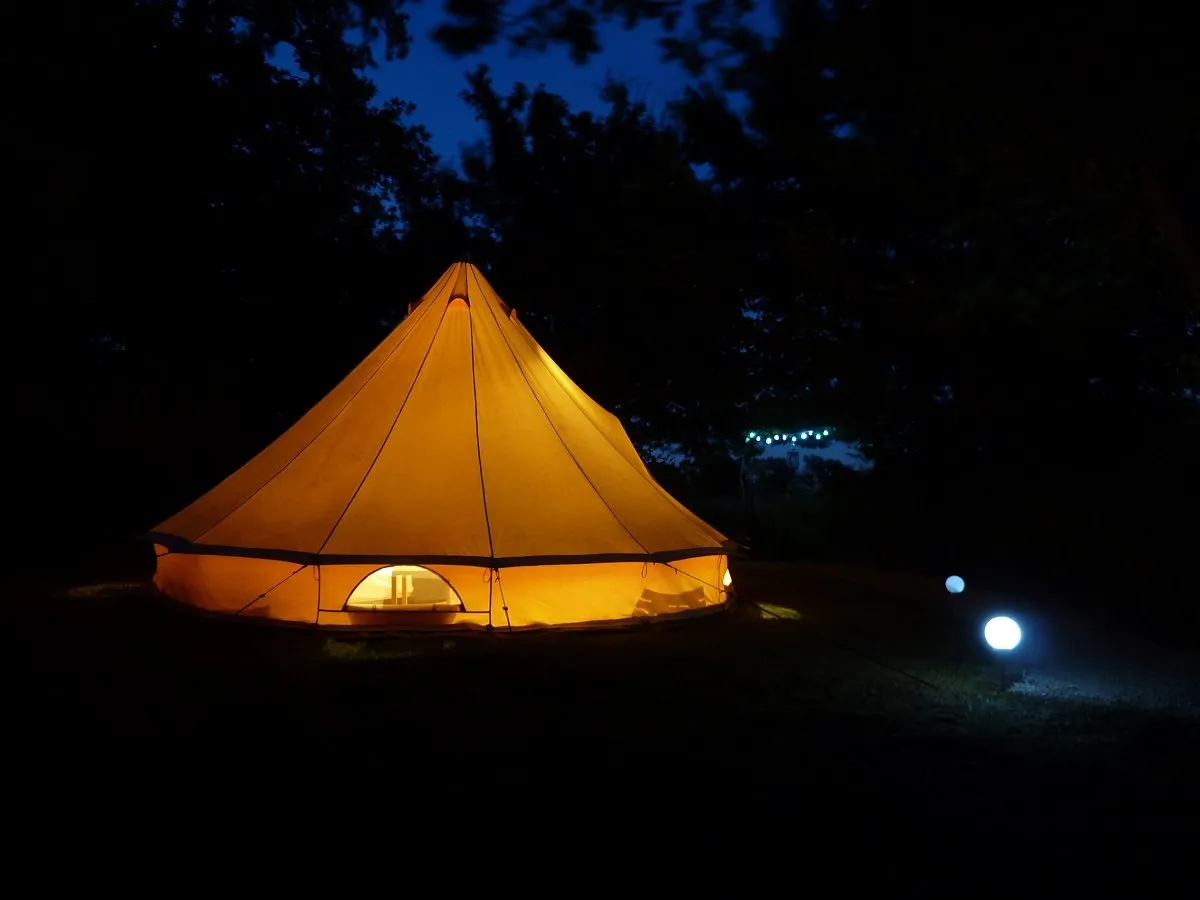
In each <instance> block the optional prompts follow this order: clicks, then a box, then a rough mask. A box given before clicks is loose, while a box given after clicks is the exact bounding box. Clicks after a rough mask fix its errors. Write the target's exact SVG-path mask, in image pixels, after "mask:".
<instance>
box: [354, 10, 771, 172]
mask: <svg viewBox="0 0 1200 900" xmlns="http://www.w3.org/2000/svg"><path fill="white" fill-rule="evenodd" d="M758 7H759V8H758V9H757V10H756V11H755V13H754V14H753V15H752V17H751V18H750V20H749V21H750V22H751V23H752V24H753V25H754V26H756V27H758V28H760V29H761V30H764V31H767V30H769V29H771V27H772V25H773V19H772V17H771V14H770V11H769V9H768V4H767V3H766V2H759V4H758ZM442 21H444V13H443V9H442V4H441V3H440V2H438V0H424V2H422V3H419V4H417V5H415V6H414V7H412V13H411V22H410V30H411V32H412V34H413V44H412V48H411V50H410V51H409V54H408V57H407V58H406V59H403V60H398V61H396V62H391V63H389V62H385V61H382V60H383V53H382V51H380V52H378V53H377V54H376V57H377V59H379V60H380V62H379V67H378V68H377V69H375V70H374V71H373V72H371V73H370V74H371V76H372V77H373V79H374V81H375V83H376V84H377V85H378V86H379V91H380V99H381V100H384V99H387V98H388V97H393V96H394V97H399V98H400V99H402V100H407V101H409V102H412V103H415V104H417V109H416V113H415V115H414V119H415V121H417V122H420V123H421V124H422V125H424V126H425V127H426V128H427V129H428V130H429V133H430V135H431V138H432V145H433V149H434V151H435V152H437V153H438V155H439V156H441V157H442V159H443V161H444V162H446V163H449V164H452V165H457V163H458V159H459V156H460V152H461V149H462V148H463V147H464V146H467V145H469V144H471V143H474V142H475V141H476V140H478V139H480V138H482V137H483V129H482V128H481V126H480V125H479V123H477V122H476V121H475V119H474V116H473V114H472V113H471V111H470V110H469V109H468V108H467V106H466V104H465V103H464V102H463V101H462V99H461V98H460V97H459V93H460V92H461V91H462V90H463V89H464V88H465V87H466V77H465V76H466V73H467V72H469V71H470V70H472V69H474V68H475V67H476V66H477V65H479V64H480V63H481V62H483V63H487V64H488V66H489V67H490V68H491V71H492V79H493V82H494V83H495V86H496V90H497V91H498V92H499V93H501V94H507V93H508V92H509V91H510V90H511V89H512V86H513V85H514V84H515V83H517V82H518V81H523V82H524V83H525V84H526V85H527V86H528V87H530V88H534V87H537V86H538V85H539V84H544V85H545V86H546V89H547V90H549V91H552V92H553V93H556V94H559V95H561V96H562V97H564V98H565V99H566V100H567V102H568V103H569V104H570V106H571V108H572V109H575V110H579V109H590V110H595V111H599V110H603V109H604V104H603V103H601V101H600V99H599V96H598V95H599V92H600V88H601V86H602V85H603V83H604V82H605V80H606V79H607V78H608V77H609V76H612V77H614V78H616V79H617V80H620V81H624V82H626V83H627V84H628V85H629V88H630V94H631V96H632V98H633V99H634V100H641V101H643V102H645V103H646V104H647V106H648V107H649V108H650V109H651V110H652V111H653V112H655V113H658V112H661V111H662V109H663V107H664V106H665V104H666V103H667V102H668V101H669V100H672V99H674V98H675V97H677V96H678V95H679V94H680V93H681V92H682V91H683V88H684V87H685V86H686V85H687V84H688V82H689V77H688V75H687V73H685V72H684V71H683V69H682V68H681V67H679V66H678V65H676V64H674V63H663V62H661V61H660V59H659V57H660V55H661V51H660V50H659V48H658V46H657V44H656V43H655V42H656V40H657V38H658V37H659V36H660V35H661V34H662V32H661V30H660V28H659V26H658V25H657V24H656V23H652V22H651V23H647V24H646V25H643V26H640V27H638V28H635V29H633V30H630V31H626V30H625V29H624V28H622V27H621V26H620V25H619V24H614V25H608V26H605V27H603V28H602V29H601V31H600V35H599V37H600V46H601V47H602V48H603V51H604V52H603V53H600V54H597V55H596V56H595V57H593V59H592V60H591V62H589V63H588V64H587V65H584V66H577V65H575V64H574V63H572V62H571V60H570V58H569V56H568V54H567V51H566V49H565V48H563V47H554V48H552V49H549V50H547V51H545V52H544V53H530V54H527V55H522V56H513V55H511V54H510V52H509V50H508V46H507V44H506V43H503V42H502V43H500V44H498V45H496V46H494V47H491V48H488V49H487V50H485V51H483V52H481V53H478V54H475V55H472V56H467V57H463V58H462V59H452V58H451V57H449V56H448V55H446V54H445V53H443V52H442V51H441V50H440V49H439V48H438V47H437V45H436V44H434V42H433V41H432V40H431V39H430V38H429V32H430V31H431V29H432V28H433V27H434V26H435V25H437V24H438V23H440V22H442ZM681 25H683V26H686V21H685V22H683V23H681Z"/></svg>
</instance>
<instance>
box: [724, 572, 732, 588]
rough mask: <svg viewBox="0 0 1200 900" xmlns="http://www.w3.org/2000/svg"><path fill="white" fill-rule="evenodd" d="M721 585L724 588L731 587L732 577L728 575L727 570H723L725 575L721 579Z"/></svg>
mask: <svg viewBox="0 0 1200 900" xmlns="http://www.w3.org/2000/svg"><path fill="white" fill-rule="evenodd" d="M721 584H722V585H723V586H724V587H726V588H731V587H733V575H731V574H730V572H729V570H728V569H726V570H725V575H724V577H723V578H722V579H721Z"/></svg>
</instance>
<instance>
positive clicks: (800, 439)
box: [746, 428, 833, 446]
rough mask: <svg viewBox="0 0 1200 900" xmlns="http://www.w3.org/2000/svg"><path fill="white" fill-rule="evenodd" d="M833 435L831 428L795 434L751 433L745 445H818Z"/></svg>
mask: <svg viewBox="0 0 1200 900" xmlns="http://www.w3.org/2000/svg"><path fill="white" fill-rule="evenodd" d="M831 434H833V429H832V428H810V429H808V430H807V431H797V432H786V433H783V432H767V431H751V432H748V433H747V434H746V443H747V444H750V443H755V444H765V445H767V446H773V445H775V444H796V443H799V444H806V443H814V444H815V443H820V442H821V441H824V440H828V439H829V436H830V435H831Z"/></svg>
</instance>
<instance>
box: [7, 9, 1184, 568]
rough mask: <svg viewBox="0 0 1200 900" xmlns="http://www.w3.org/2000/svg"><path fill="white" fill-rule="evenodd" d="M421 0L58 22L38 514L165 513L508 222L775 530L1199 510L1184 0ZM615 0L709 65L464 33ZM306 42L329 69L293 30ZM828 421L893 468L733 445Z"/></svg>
mask: <svg viewBox="0 0 1200 900" xmlns="http://www.w3.org/2000/svg"><path fill="white" fill-rule="evenodd" d="M405 5H406V4H405V3H404V2H403V0H370V2H367V0H362V2H340V3H338V2H328V3H322V4H313V3H301V2H297V0H272V2H270V3H268V2H264V0H206V2H201V0H172V2H168V0H114V2H111V3H105V4H87V3H82V2H75V3H68V4H60V5H57V6H55V7H54V9H53V10H52V11H51V10H46V11H45V12H44V13H41V14H44V15H50V14H51V12H52V14H53V16H54V18H53V19H47V20H46V21H44V22H40V23H33V22H31V23H28V27H29V33H30V41H31V49H30V53H29V54H28V57H29V58H28V59H22V60H20V64H19V65H20V71H16V70H13V71H10V72H9V76H10V77H9V79H8V81H9V83H10V85H23V84H28V85H30V89H29V90H28V91H26V92H25V93H24V94H23V95H22V96H23V97H24V99H23V100H22V101H21V102H20V103H17V104H16V105H15V107H14V108H15V109H16V110H17V111H18V112H19V113H20V115H19V116H17V117H16V118H15V120H14V121H15V124H14V126H13V127H12V128H10V129H6V132H5V137H4V140H5V141H6V142H7V143H8V145H9V149H10V151H11V152H10V154H9V158H10V160H12V161H13V162H12V163H11V165H12V168H11V169H10V179H11V181H12V183H13V185H14V187H15V190H14V191H13V192H12V193H13V196H16V197H19V198H22V203H24V204H25V205H24V207H22V208H17V207H13V208H10V216H13V218H14V220H16V224H15V225H14V227H13V229H12V231H13V232H14V233H15V235H14V237H15V244H13V245H12V247H13V249H14V250H15V253H14V257H13V266H12V268H11V269H10V280H9V285H10V289H9V292H8V295H9V300H10V302H9V305H8V310H7V311H8V315H9V326H8V332H7V336H8V339H7V341H6V342H5V344H6V348H5V357H4V358H5V367H6V370H7V371H6V372H5V389H6V392H7V396H6V400H7V408H8V423H9V427H8V428H7V429H6V434H7V435H8V440H7V442H6V443H7V445H8V446H7V447H6V453H7V456H8V458H9V459H10V460H11V463H10V468H9V470H8V471H9V472H10V487H9V505H10V509H11V510H12V513H11V515H12V516H13V517H14V519H15V520H17V521H20V522H22V523H24V524H23V525H22V529H21V530H22V533H23V534H24V535H25V536H26V537H27V538H28V539H29V541H30V542H31V543H36V544H41V545H42V546H53V547H54V548H55V550H56V551H57V550H58V549H60V548H61V546H62V544H63V542H64V541H71V542H76V541H85V540H88V539H90V538H91V537H95V538H97V539H99V538H101V537H107V536H112V535H120V534H125V533H132V532H136V531H138V530H140V529H142V528H145V527H147V526H149V525H152V524H154V522H156V521H157V520H158V519H159V518H161V517H162V516H164V515H165V514H167V513H169V512H171V511H172V510H173V509H175V508H176V507H177V506H179V505H180V504H182V503H184V502H187V501H188V500H190V499H191V498H192V497H193V496H195V495H196V494H197V493H198V492H199V491H201V490H203V489H205V488H207V487H208V486H210V485H211V484H212V483H213V482H215V481H216V480H218V479H219V478H220V477H223V476H224V475H225V474H227V473H228V472H229V471H230V470H231V469H232V468H234V467H235V466H237V465H238V464H240V463H241V462H242V461H244V460H245V458H247V457H248V455H250V454H251V453H253V452H254V451H255V450H257V449H258V448H259V447H261V446H262V445H263V444H264V443H265V442H266V441H268V440H270V439H271V438H272V437H274V436H275V435H277V434H278V433H279V432H280V431H281V430H282V429H283V428H284V427H285V426H286V425H287V424H288V423H290V421H292V420H293V419H294V418H295V417H296V416H298V415H299V414H300V413H301V412H302V411H303V410H304V409H306V408H307V407H308V406H309V405H311V404H312V403H313V402H314V401H315V400H316V399H317V398H318V397H319V396H320V395H321V394H322V393H323V392H324V391H325V390H326V389H328V388H329V387H330V386H331V385H332V384H333V383H334V382H335V381H336V380H337V379H338V378H339V377H340V376H341V375H342V374H344V373H345V371H346V370H347V369H348V368H349V367H350V366H352V365H353V364H354V363H356V362H357V361H358V360H359V359H360V358H361V356H362V355H363V354H364V353H365V352H366V351H367V350H368V349H369V348H370V347H371V346H372V345H373V344H374V343H375V342H377V341H378V340H379V339H380V338H381V337H382V336H383V334H384V333H385V331H386V329H388V328H390V327H392V326H393V325H394V324H395V323H396V322H397V321H398V319H399V318H400V316H401V315H402V314H403V312H404V311H405V309H406V305H407V303H408V302H409V301H410V300H412V299H414V298H415V297H416V296H417V295H418V294H419V293H420V292H421V291H423V290H424V289H425V288H426V287H427V286H428V285H429V284H430V283H432V281H433V279H434V278H435V277H436V276H437V274H438V273H439V272H441V271H442V269H444V267H445V266H446V265H447V264H448V263H449V262H451V261H453V260H454V259H458V258H463V257H464V256H466V257H469V258H470V259H472V260H473V261H475V262H476V263H478V264H480V265H481V266H483V267H484V268H485V269H486V270H487V271H488V272H489V273H490V276H491V278H492V280H493V282H494V283H495V284H496V286H497V287H498V289H499V290H500V291H501V293H502V294H503V295H504V296H506V298H508V299H510V300H511V301H513V302H514V303H515V304H516V305H517V306H518V307H519V308H520V309H521V312H522V316H523V320H524V321H525V322H526V323H527V324H528V326H529V327H530V329H531V330H532V331H533V332H534V334H535V335H536V336H537V337H538V339H539V340H540V341H541V342H542V343H543V345H544V346H545V347H546V348H547V349H548V350H549V352H550V353H551V354H553V355H554V356H555V357H556V358H557V359H558V360H559V362H560V363H561V364H562V365H563V367H564V368H565V369H566V370H567V371H568V372H569V373H570V374H571V375H572V376H573V377H574V378H575V379H576V380H577V381H578V382H580V384H581V385H582V386H583V387H584V388H585V389H586V390H588V391H589V392H590V393H592V394H593V395H594V396H595V397H596V398H597V399H598V400H600V401H601V402H602V403H604V404H605V405H606V406H608V407H609V408H611V409H613V410H614V411H615V412H617V413H618V414H619V415H620V416H621V417H622V419H623V420H624V421H625V422H626V423H627V427H628V428H629V430H630V432H631V434H632V435H633V436H634V438H635V440H637V441H639V442H640V443H642V444H644V445H650V444H653V443H655V442H675V443H678V444H680V445H682V446H683V447H684V448H686V450H687V451H688V453H689V454H690V460H689V462H688V463H687V464H686V465H685V466H684V467H683V468H682V469H681V470H678V471H668V470H663V472H662V480H663V482H664V484H665V485H667V486H668V487H669V488H670V489H672V490H674V491H676V492H677V493H678V494H679V495H680V496H681V498H682V499H684V500H685V501H687V502H689V503H691V504H692V505H693V506H695V507H696V508H697V509H698V511H701V512H703V513H704V514H706V515H709V516H710V517H711V518H713V519H714V521H715V522H717V523H718V524H720V525H722V526H723V527H724V528H725V529H726V530H728V531H729V532H730V533H731V534H733V535H735V536H739V537H745V536H747V535H748V536H749V537H750V538H751V541H752V547H753V548H754V550H755V551H756V552H759V553H772V554H775V553H779V554H799V553H807V554H813V555H825V556H832V555H847V556H854V557H859V558H873V559H881V560H887V561H891V562H896V561H902V562H904V563H906V564H908V565H912V566H918V567H924V566H940V565H942V564H943V562H944V561H945V560H947V559H954V560H956V561H959V562H961V563H962V565H963V566H971V565H974V566H976V567H978V568H980V569H981V570H982V569H983V568H986V567H990V568H991V569H992V570H993V571H996V572H1003V571H1006V570H1011V571H1016V570H1018V569H1020V570H1028V571H1031V572H1035V571H1036V572H1039V573H1043V574H1051V575H1059V576H1061V575H1063V574H1065V573H1068V572H1071V571H1072V570H1076V569H1078V568H1080V567H1082V568H1085V569H1086V570H1087V571H1088V572H1090V573H1092V574H1094V575H1098V576H1099V577H1100V578H1101V579H1103V581H1104V582H1105V583H1107V584H1109V585H1121V584H1123V583H1125V582H1126V581H1127V580H1128V579H1130V578H1137V577H1142V576H1143V575H1144V574H1145V573H1147V572H1150V571H1154V572H1159V573H1163V572H1169V571H1170V570H1171V569H1172V567H1173V566H1175V565H1176V564H1177V563H1182V562H1183V561H1184V560H1185V556H1186V552H1187V549H1188V547H1189V546H1191V547H1193V548H1194V546H1195V544H1194V543H1193V542H1194V541H1195V540H1196V537H1197V534H1196V532H1197V529H1196V527H1195V520H1196V510H1197V508H1198V507H1197V504H1198V502H1200V490H1198V487H1197V476H1196V470H1197V468H1198V466H1197V460H1200V401H1198V399H1197V397H1198V396H1200V395H1197V393H1196V391H1197V390H1198V389H1200V353H1198V345H1200V332H1198V331H1197V322H1198V320H1200V312H1198V310H1200V256H1198V255H1197V254H1198V247H1200V245H1198V243H1197V236H1198V235H1200V201H1198V199H1197V198H1198V197H1200V162H1198V161H1200V104H1198V103H1197V102H1196V98H1197V97H1200V77H1198V72H1200V67H1197V65H1196V64H1195V63H1194V62H1192V61H1190V60H1189V47H1188V44H1187V40H1188V38H1187V35H1188V34H1189V33H1190V32H1189V30H1188V28H1187V27H1186V22H1185V21H1183V20H1182V19H1173V18H1171V15H1168V14H1166V13H1162V12H1160V11H1159V10H1157V9H1149V8H1147V9H1141V8H1139V9H1138V10H1136V11H1135V10H1133V9H1131V8H1130V7H1129V6H1128V4H1119V3H1116V2H1112V0H1103V2H1100V3H1098V4H1092V5H1091V6H1090V7H1089V9H1088V13H1087V15H1086V16H1074V17H1072V16H1068V15H1066V14H1062V15H1059V14H1058V13H1057V12H1055V9H1056V7H1053V6H1050V7H1047V6H1046V5H1045V4H1031V3H1021V2H1018V3H1004V4H1000V3H994V2H991V0H985V2H983V3H976V4H961V3H950V2H943V0H928V2H899V3H880V4H862V3H842V2H840V0H824V2H815V0H814V2H795V3H779V4H775V6H774V15H775V16H776V20H777V34H776V35H774V36H772V37H770V38H767V37H764V36H761V35H758V34H756V33H754V32H752V31H750V30H748V29H747V28H746V27H744V23H743V18H742V15H741V13H743V12H744V11H745V10H744V9H743V7H746V6H749V4H739V3H736V2H731V0H726V2H718V0H710V2H704V3H672V2H657V3H652V2H586V0H577V2H573V3H539V4H530V3H517V2H512V3H495V2H466V0H459V2H455V3H449V4H447V8H448V12H447V18H446V23H445V24H444V25H443V26H442V27H441V28H440V29H438V31H437V32H436V33H435V34H434V35H431V36H428V35H412V34H409V32H408V29H407V23H406V20H405V18H404V15H403V13H404V7H405ZM101 7H102V8H101ZM1172 15H1173V14H1172ZM1179 15H1182V14H1179ZM612 18H622V19H627V20H628V21H637V20H639V19H647V18H648V19H653V20H655V21H654V22H653V23H652V24H651V26H650V27H658V28H662V29H663V34H664V49H665V52H666V53H667V54H668V55H669V56H671V57H673V58H675V59H677V60H678V61H679V64H681V65H687V66H689V67H690V68H692V69H693V71H695V72H696V73H697V74H698V77H699V78H700V80H699V81H698V82H697V87H696V88H695V89H694V90H692V91H690V92H689V93H688V94H687V95H686V96H684V97H681V98H679V100H678V102H677V103H675V104H674V105H673V106H672V108H671V109H670V110H669V112H668V114H667V115H666V116H657V115H654V114H652V112H651V111H649V110H647V109H645V108H644V107H643V106H641V105H639V104H638V103H636V102H634V101H633V100H632V99H631V98H630V96H629V94H628V93H627V92H626V91H625V90H624V89H623V88H622V87H621V86H620V85H615V84H614V85H610V86H609V87H608V88H607V89H606V92H605V98H604V99H605V100H606V101H607V104H608V111H607V112H606V113H605V114H603V115H593V114H590V113H586V112H578V111H573V110H571V109H570V108H569V107H568V106H567V104H566V103H565V102H564V101H563V100H562V99H561V98H559V97H557V96H555V95H554V94H553V93H552V92H549V91H546V90H531V89H527V88H524V87H519V88H518V89H517V90H516V91H514V93H513V94H512V95H510V96H502V95H498V94H497V92H496V91H495V89H494V88H493V85H492V83H491V82H490V80H489V78H488V74H487V71H486V69H484V68H482V67H478V68H472V67H473V66H475V65H476V64H475V63H474V62H471V61H470V60H469V59H467V58H466V55H467V54H470V53H471V52H473V51H476V50H478V49H480V48H482V47H485V46H487V45H490V44H493V43H497V42H513V43H515V44H517V45H519V46H521V47H523V48H524V49H525V50H526V52H530V53H536V52H538V51H539V50H540V49H542V48H544V47H545V46H547V45H548V44H550V43H556V42H557V43H566V44H567V45H569V46H570V47H571V50H572V53H573V54H574V55H575V56H576V58H577V59H586V58H587V57H588V55H589V54H590V53H591V52H594V51H595V50H596V49H597V47H596V25H597V23H598V22H602V21H604V20H606V19H612ZM364 35H365V40H366V44H365V45H364V44H360V43H359V42H360V39H362V38H363V36H364ZM412 40H437V41H439V42H440V43H441V44H442V46H443V47H444V48H445V50H446V52H452V53H456V54H460V55H464V72H465V74H466V77H465V78H464V82H463V86H464V92H463V102H464V103H467V104H469V105H470V106H471V107H472V108H473V109H474V111H475V113H476V115H477V116H478V117H479V118H480V119H481V120H482V121H483V122H484V123H485V125H486V134H487V137H486V140H485V141H484V142H483V143H482V144H481V145H480V146H478V147H476V148H474V149H473V150H471V151H470V152H469V153H468V154H467V155H466V157H465V158H464V159H463V160H462V161H461V163H462V165H461V169H462V172H463V174H462V175H458V174H456V173H455V171H454V168H453V167H452V166H451V163H453V162H456V161H451V160H440V159H438V158H436V157H435V155H434V154H433V153H432V152H431V150H430V148H429V146H428V140H427V135H426V134H425V133H424V131H423V130H422V128H421V127H420V126H419V125H418V124H417V117H416V116H415V115H414V113H413V110H412V109H411V108H410V107H408V106H407V105H406V104H405V103H404V101H403V98H399V99H397V100H389V99H387V98H380V97H376V96H375V91H374V88H373V85H372V84H371V82H370V81H369V80H368V78H369V75H370V67H369V62H370V59H371V52H372V50H373V52H374V53H375V54H376V55H377V56H381V55H384V54H402V53H403V52H404V50H405V48H406V47H407V46H408V44H409V42H410V41H412ZM281 44H286V45H287V46H289V47H290V48H293V49H294V50H295V54H296V58H297V61H298V64H299V66H300V67H301V70H302V73H303V74H302V75H301V76H300V77H295V76H292V75H289V74H287V73H284V72H282V71H280V70H278V69H276V68H275V67H274V66H272V65H270V64H269V63H268V62H267V56H266V54H267V52H268V51H270V50H271V49H273V48H276V47H278V46H280V45H281ZM412 77H414V78H417V77H419V74H418V73H413V76H412ZM729 91H737V92H740V93H741V95H742V96H743V97H744V98H745V101H746V103H745V109H746V112H745V114H744V115H740V114H735V113H734V112H733V110H732V108H731V106H730V104H729V102H728V100H727V99H726V98H727V96H728V94H727V92H729ZM698 173H699V174H698ZM747 312H750V313H752V315H746V313H747ZM817 421H819V422H829V423H833V424H836V425H837V426H838V428H839V434H841V435H843V436H845V437H848V438H850V439H852V440H855V441H858V442H859V443H860V444H861V446H862V448H863V452H864V454H865V455H866V456H867V457H868V458H869V459H870V460H871V461H872V462H873V464H874V467H873V469H872V470H871V471H870V472H869V473H852V472H849V471H845V470H842V469H839V468H838V467H835V466H822V467H818V468H814V469H812V470H810V471H809V472H807V473H804V474H803V475H802V476H800V477H796V478H789V477H786V476H781V475H780V473H778V472H775V473H774V474H773V475H772V473H770V472H768V473H766V474H767V477H760V478H759V479H758V481H757V482H756V483H753V484H747V483H746V482H745V480H744V479H743V478H742V467H741V466H740V465H739V464H738V463H736V462H731V461H730V460H729V459H728V456H727V454H726V453H725V452H724V451H725V450H726V449H728V448H732V449H733V450H734V451H735V452H741V450H742V449H743V446H744V445H743V443H742V435H743V434H744V432H745V431H746V430H747V429H750V428H756V427H757V428H761V427H768V428H780V429H787V428H792V427H795V426H796V425H803V424H805V423H809V422H817ZM955 564H956V565H957V564H958V563H957V562H956V563H955Z"/></svg>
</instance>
